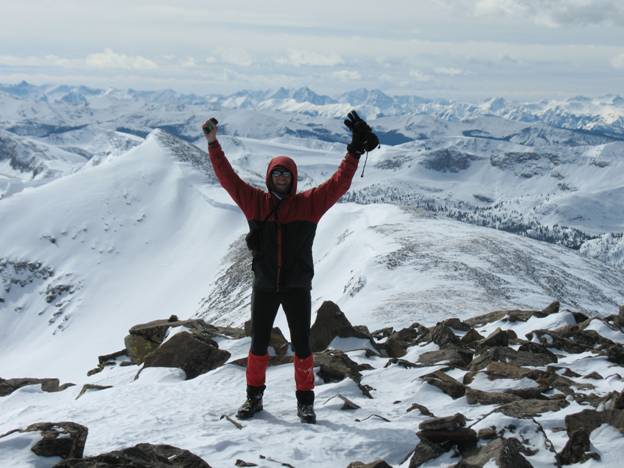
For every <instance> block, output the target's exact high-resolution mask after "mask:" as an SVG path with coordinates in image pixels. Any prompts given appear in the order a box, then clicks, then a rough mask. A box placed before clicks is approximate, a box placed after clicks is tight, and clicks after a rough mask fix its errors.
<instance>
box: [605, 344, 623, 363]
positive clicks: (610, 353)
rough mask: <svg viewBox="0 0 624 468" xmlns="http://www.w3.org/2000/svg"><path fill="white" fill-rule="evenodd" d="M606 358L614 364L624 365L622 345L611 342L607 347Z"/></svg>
mask: <svg viewBox="0 0 624 468" xmlns="http://www.w3.org/2000/svg"><path fill="white" fill-rule="evenodd" d="M607 359H608V360H609V361H611V362H613V363H615V364H619V365H620V366H624V346H622V345H621V344H613V345H611V346H609V348H608V349H607Z"/></svg>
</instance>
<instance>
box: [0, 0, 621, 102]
mask: <svg viewBox="0 0 624 468" xmlns="http://www.w3.org/2000/svg"><path fill="white" fill-rule="evenodd" d="M2 3H3V4H2V15H1V16H0V44H1V45H0V82H2V83H14V82H18V81H21V80H26V81H29V82H31V83H34V84H44V83H54V84H61V83H62V84H85V85H90V86H97V87H115V88H128V87H131V88H136V89H163V88H171V89H174V90H176V91H181V92H192V93H198V94H213V93H219V94H227V93H231V92H235V91H238V90H241V89H274V88H277V87H280V86H284V87H288V88H295V87H301V86H308V87H310V88H312V89H313V90H315V91H317V92H319V93H323V94H329V95H337V94H339V93H342V92H344V91H347V90H352V89H356V88H377V89H381V90H383V91H385V92H387V93H389V94H394V95H405V94H410V95H420V96H426V97H441V98H452V99H468V100H477V99H485V98H488V97H492V96H503V97H506V98H510V99H527V100H529V99H542V98H559V97H569V96H576V95H586V96H598V95H603V94H624V3H623V2H621V1H619V0H475V1H469V0H427V1H421V0H384V1H379V0H359V1H357V0H340V1H335V0H334V1H328V0H316V1H314V2H293V1H285V0H263V1H262V2H259V1H242V0H228V1H223V0H221V1H212V0H178V1H176V2H170V1H165V0H107V1H106V2H95V1H92V0H56V1H50V0H21V1H20V2H9V1H8V0H3V2H2Z"/></svg>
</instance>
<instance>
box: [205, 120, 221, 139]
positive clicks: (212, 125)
mask: <svg viewBox="0 0 624 468" xmlns="http://www.w3.org/2000/svg"><path fill="white" fill-rule="evenodd" d="M218 124H219V121H218V120H217V119H215V118H214V117H210V118H209V119H208V120H206V121H205V122H204V124H203V125H202V130H203V132H204V136H205V137H206V139H207V140H208V143H214V142H215V141H217V125H218Z"/></svg>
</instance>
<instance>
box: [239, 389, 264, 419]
mask: <svg viewBox="0 0 624 468" xmlns="http://www.w3.org/2000/svg"><path fill="white" fill-rule="evenodd" d="M265 388H266V387H265V386H264V385H263V386H262V387H252V386H251V385H247V399H246V400H245V402H244V403H243V404H242V405H241V407H240V408H239V409H238V412H237V413H236V417H237V418H238V419H249V418H251V417H252V416H253V415H254V414H256V413H258V412H259V411H262V395H263V394H264V389H265Z"/></svg>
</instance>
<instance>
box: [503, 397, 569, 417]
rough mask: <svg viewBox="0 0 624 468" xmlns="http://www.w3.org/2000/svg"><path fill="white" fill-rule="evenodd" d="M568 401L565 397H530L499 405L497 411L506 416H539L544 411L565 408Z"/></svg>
mask: <svg viewBox="0 0 624 468" xmlns="http://www.w3.org/2000/svg"><path fill="white" fill-rule="evenodd" d="M569 404H570V403H568V402H567V401H566V400H565V399H564V398H555V399H552V400H540V399H535V398H529V399H526V400H518V401H512V402H511V403H506V404H504V405H503V406H501V407H499V408H498V410H497V411H500V412H501V413H503V414H504V415H506V416H509V417H512V418H519V419H523V418H531V417H534V416H539V415H540V414H542V413H548V412H549V411H559V410H560V409H562V408H565V407H566V406H568V405H569Z"/></svg>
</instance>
